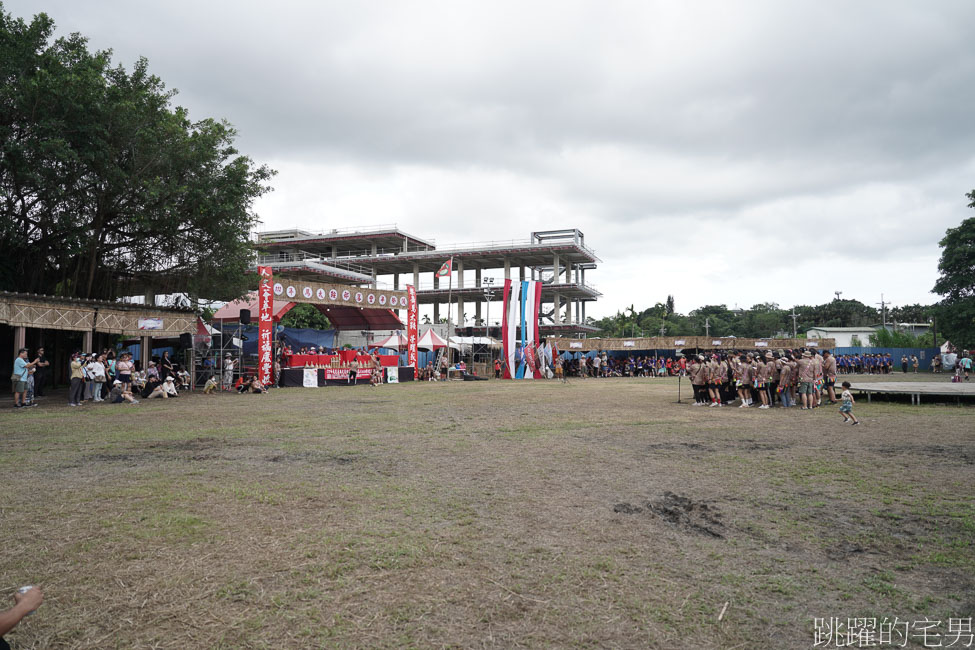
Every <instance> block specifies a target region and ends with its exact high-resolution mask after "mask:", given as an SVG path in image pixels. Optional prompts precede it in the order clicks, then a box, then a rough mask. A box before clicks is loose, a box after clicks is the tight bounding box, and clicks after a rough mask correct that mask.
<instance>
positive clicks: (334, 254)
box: [332, 246, 339, 259]
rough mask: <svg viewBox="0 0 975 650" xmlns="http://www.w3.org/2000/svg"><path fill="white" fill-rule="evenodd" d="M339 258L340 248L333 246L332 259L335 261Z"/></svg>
mask: <svg viewBox="0 0 975 650" xmlns="http://www.w3.org/2000/svg"><path fill="white" fill-rule="evenodd" d="M338 256H339V247H338V246H332V259H335V258H336V257H338Z"/></svg>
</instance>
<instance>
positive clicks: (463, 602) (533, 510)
mask: <svg viewBox="0 0 975 650" xmlns="http://www.w3.org/2000/svg"><path fill="white" fill-rule="evenodd" d="M676 388H677V386H676V383H675V380H659V379H654V380H645V379H615V380H613V379H610V380H598V381H596V380H590V381H585V382H582V381H575V382H573V383H571V384H569V385H560V384H555V383H543V382H538V383H532V384H531V385H525V384H523V383H522V384H515V383H513V382H498V381H490V382H476V383H450V384H447V385H443V384H429V383H426V384H408V385H406V384H404V385H400V386H384V387H381V388H378V389H372V388H369V387H350V388H342V387H340V388H331V387H330V388H325V389H319V390H305V389H287V390H278V391H275V392H274V393H273V394H270V395H267V396H256V395H255V396H238V395H217V396H212V397H209V398H208V397H204V396H202V395H192V396H185V397H181V398H180V399H179V400H177V401H169V402H162V401H154V402H153V403H145V402H144V403H142V404H139V405H136V406H130V405H90V406H85V407H84V408H80V409H74V408H68V407H67V406H64V405H62V404H61V401H62V400H61V399H60V398H59V397H58V398H49V399H48V401H47V402H45V403H44V404H42V406H41V407H39V408H35V409H31V410H30V412H19V411H14V410H13V409H10V408H9V404H5V405H4V406H5V408H4V409H3V410H2V411H0V432H2V433H0V472H2V474H3V476H4V478H5V481H4V483H5V485H4V491H3V494H2V497H0V531H2V551H0V576H2V584H0V588H2V590H3V593H4V594H8V593H10V592H12V591H13V590H14V589H16V587H18V586H20V585H22V584H41V585H43V586H44V588H45V592H46V594H47V598H46V602H45V604H44V606H43V607H42V608H41V609H40V610H39V611H38V612H37V614H35V615H34V616H32V617H29V618H28V619H25V621H24V622H23V623H22V624H21V625H20V626H19V627H18V628H17V629H16V630H14V631H13V632H12V633H11V634H10V635H8V640H9V641H10V642H11V644H12V645H14V647H15V648H50V647H54V648H114V647H119V648H132V647H140V648H238V647H247V648H282V647H284V648H317V647H362V648H375V647H423V648H427V647H464V648H466V647H496V648H516V647H549V648H612V647H625V648H634V647H660V648H749V649H750V648H808V647H811V646H812V644H813V633H814V626H813V619H814V617H827V618H828V617H839V618H841V619H843V620H845V619H846V618H852V617H877V618H878V619H879V618H882V617H884V616H887V617H890V618H893V617H894V616H898V617H900V619H901V620H904V619H908V620H911V621H913V620H915V619H921V618H923V617H925V616H929V617H932V618H935V619H941V620H946V619H947V618H948V617H969V616H972V614H973V610H975V547H973V539H975V501H973V488H972V485H973V479H975V419H973V415H975V411H973V409H972V408H970V407H965V408H958V407H956V406H953V405H952V406H937V405H934V404H930V405H922V406H920V407H911V406H909V405H907V404H904V403H888V402H879V401H874V403H873V404H870V405H867V404H866V403H862V404H858V405H857V409H856V412H857V414H858V415H859V416H860V417H861V418H862V419H863V424H862V425H860V426H858V427H849V426H845V425H843V424H842V423H841V420H840V416H839V415H838V413H837V411H836V410H835V407H831V408H821V409H817V410H815V411H798V410H796V409H793V410H791V411H788V412H786V411H782V410H772V411H759V410H757V409H750V410H739V409H735V408H725V409H708V408H693V407H691V406H689V405H687V403H686V394H687V390H686V389H687V385H686V383H685V384H684V389H685V393H684V394H685V403H684V404H677V403H675V402H676ZM722 610H724V613H723V616H720V620H719V615H721V613H722ZM941 629H942V632H943V631H945V629H946V628H945V627H944V626H942V628H941ZM918 643H919V642H918V641H917V640H916V639H912V641H911V644H913V645H909V647H920V646H919V645H917V644H918Z"/></svg>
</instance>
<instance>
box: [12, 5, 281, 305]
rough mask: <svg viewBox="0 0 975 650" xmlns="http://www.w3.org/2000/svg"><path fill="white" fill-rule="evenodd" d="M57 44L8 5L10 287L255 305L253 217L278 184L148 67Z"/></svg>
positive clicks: (41, 18)
mask: <svg viewBox="0 0 975 650" xmlns="http://www.w3.org/2000/svg"><path fill="white" fill-rule="evenodd" d="M53 33H54V22H53V21H52V20H51V19H50V18H49V17H48V16H47V15H45V14H38V15H37V16H35V17H34V18H33V20H31V21H30V22H26V21H24V20H23V19H15V18H13V17H11V16H10V15H9V14H7V13H6V12H5V11H4V10H3V6H2V4H0V288H2V289H6V290H10V291H29V292H36V293H48V294H51V293H53V294H58V295H64V296H74V297H81V298H106V299H111V298H115V297H117V296H119V295H122V294H126V293H146V292H152V293H173V292H183V293H187V294H189V295H192V296H199V297H204V298H211V299H222V300H229V299H232V298H235V297H238V296H240V295H241V294H243V293H244V292H245V291H246V290H247V289H248V288H249V287H250V285H252V284H253V282H252V281H251V280H250V279H248V278H246V277H245V271H246V269H247V267H248V266H249V264H250V262H251V258H252V248H251V245H250V242H249V233H250V231H251V229H252V227H253V225H254V224H255V223H256V215H254V213H253V211H252V205H253V202H254V200H255V199H256V198H257V197H259V196H261V195H262V194H263V193H265V192H267V191H269V189H270V188H269V186H268V181H269V179H270V178H271V176H272V175H273V173H274V172H273V171H272V170H270V169H268V168H267V167H265V166H257V165H255V163H254V162H253V161H251V159H249V158H248V157H246V156H243V155H241V154H240V153H239V152H238V151H237V150H236V149H235V148H234V146H233V142H234V139H235V137H236V133H235V131H234V129H233V128H232V127H231V126H230V125H229V124H228V123H226V122H223V121H218V120H213V119H204V120H200V121H196V122H194V121H191V120H190V119H189V116H188V114H187V112H186V110H184V109H183V108H180V107H174V106H173V105H172V100H173V97H174V95H175V93H174V92H173V91H169V90H167V89H166V88H165V85H164V84H163V82H162V81H161V80H160V79H159V78H158V77H156V76H154V75H152V74H150V73H149V71H148V63H147V62H146V60H145V59H140V60H139V61H138V62H136V64H135V65H134V66H133V67H132V69H131V71H128V70H126V69H125V68H124V67H123V66H121V65H113V64H112V61H111V52H110V51H105V52H92V51H89V49H88V46H87V41H86V39H85V38H83V37H82V36H80V35H78V34H72V35H70V36H68V37H64V38H58V39H53Z"/></svg>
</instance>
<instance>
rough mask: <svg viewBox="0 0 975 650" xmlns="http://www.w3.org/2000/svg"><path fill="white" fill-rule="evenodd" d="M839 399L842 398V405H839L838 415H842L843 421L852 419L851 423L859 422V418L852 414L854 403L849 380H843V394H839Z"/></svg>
mask: <svg viewBox="0 0 975 650" xmlns="http://www.w3.org/2000/svg"><path fill="white" fill-rule="evenodd" d="M840 399H842V400H843V406H841V407H840V415H842V416H843V421H844V422H849V421H851V420H852V421H853V424H860V420H858V419H857V416H855V415H853V405H854V404H855V403H856V402H854V401H853V393H851V392H850V382H848V381H844V382H843V394H842V395H840Z"/></svg>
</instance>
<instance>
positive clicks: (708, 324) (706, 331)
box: [704, 316, 711, 338]
mask: <svg viewBox="0 0 975 650" xmlns="http://www.w3.org/2000/svg"><path fill="white" fill-rule="evenodd" d="M704 336H705V337H706V338H710V337H711V319H710V318H708V317H707V316H705V317H704Z"/></svg>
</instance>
